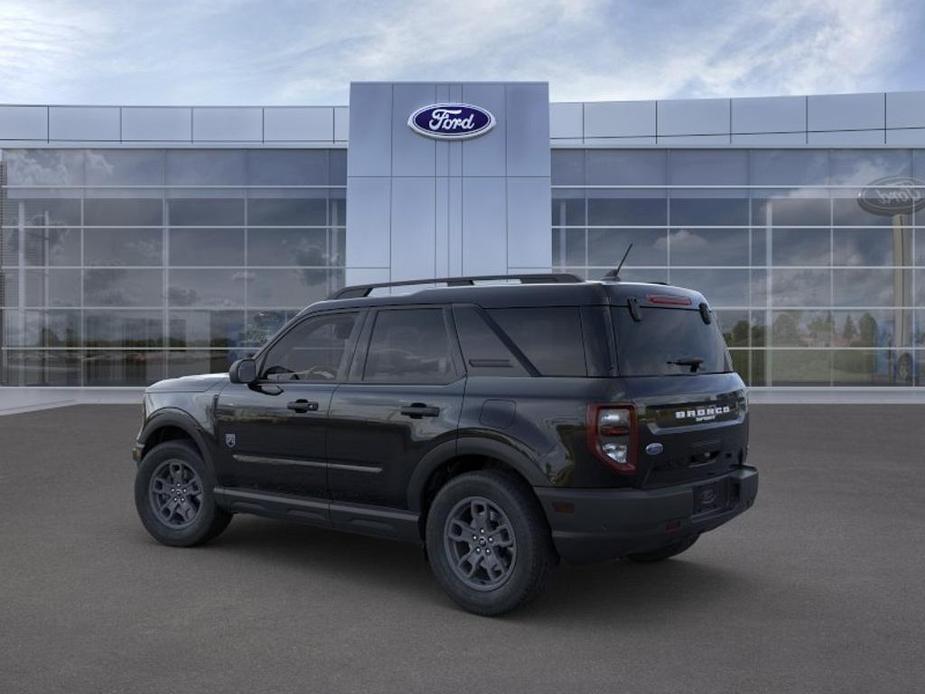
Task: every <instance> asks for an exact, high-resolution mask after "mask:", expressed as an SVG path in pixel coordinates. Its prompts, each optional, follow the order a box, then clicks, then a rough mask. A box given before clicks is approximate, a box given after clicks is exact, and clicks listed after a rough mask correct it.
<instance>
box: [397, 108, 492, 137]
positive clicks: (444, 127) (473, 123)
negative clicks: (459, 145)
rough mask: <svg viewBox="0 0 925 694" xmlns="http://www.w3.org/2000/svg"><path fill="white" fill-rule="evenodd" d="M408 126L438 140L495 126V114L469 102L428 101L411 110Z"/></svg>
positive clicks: (480, 132)
mask: <svg viewBox="0 0 925 694" xmlns="http://www.w3.org/2000/svg"><path fill="white" fill-rule="evenodd" d="M408 127H409V128H411V129H412V130H413V131H414V132H416V133H418V134H420V135H424V136H425V137H432V138H434V139H437V140H465V139H468V138H470V137H478V136H479V135H484V134H485V133H487V132H488V131H489V130H491V129H492V128H493V127H495V117H494V116H493V115H492V114H491V112H490V111H486V110H485V109H484V108H479V107H478V106H473V105H471V104H431V105H430V106H424V107H423V108H419V109H418V110H417V111H415V112H414V113H412V114H411V116H410V117H409V118H408Z"/></svg>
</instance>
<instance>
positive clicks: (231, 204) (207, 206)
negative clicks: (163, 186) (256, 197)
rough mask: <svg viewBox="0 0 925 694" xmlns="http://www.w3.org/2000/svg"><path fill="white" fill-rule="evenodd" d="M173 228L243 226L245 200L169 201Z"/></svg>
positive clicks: (190, 198)
mask: <svg viewBox="0 0 925 694" xmlns="http://www.w3.org/2000/svg"><path fill="white" fill-rule="evenodd" d="M167 214H168V217H169V219H170V224H171V225H172V226H203V227H217V226H222V227H225V226H243V224H244V200H243V198H234V197H197V198H194V197H185V198H172V199H170V200H168V201H167Z"/></svg>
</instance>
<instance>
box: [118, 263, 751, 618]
mask: <svg viewBox="0 0 925 694" xmlns="http://www.w3.org/2000/svg"><path fill="white" fill-rule="evenodd" d="M483 279H486V278H471V277H470V278H451V279H442V280H434V279H430V280H426V281H423V282H421V283H417V284H423V283H424V282H426V283H427V284H430V285H431V286H430V287H425V288H423V289H420V290H418V291H415V292H412V293H404V294H401V295H394V291H395V290H394V289H391V288H392V287H397V286H400V285H411V284H415V283H411V282H401V283H392V284H390V285H365V286H360V287H347V288H345V289H343V290H341V291H339V292H337V293H336V294H334V295H333V296H332V297H331V298H330V299H328V300H325V301H321V302H318V303H316V304H313V305H311V306H309V307H308V308H306V309H305V310H303V311H302V312H301V313H300V314H299V315H298V316H297V317H296V318H294V319H293V320H292V321H290V322H289V323H288V324H287V325H286V326H285V327H284V328H283V329H282V330H281V331H280V332H279V333H277V334H276V335H275V336H274V337H273V338H272V339H271V340H270V341H269V342H268V343H267V344H266V345H265V346H264V347H263V348H262V349H261V350H260V351H259V353H258V354H257V355H256V356H255V358H254V359H242V360H240V361H237V362H235V364H234V365H233V366H232V367H231V370H230V373H229V374H228V375H225V374H217V375H208V376H189V377H185V378H177V379H171V380H166V381H161V382H160V383H157V384H155V385H153V386H151V387H150V388H148V389H147V391H146V392H145V397H144V406H145V415H144V424H143V426H142V429H141V432H140V433H139V435H138V440H137V442H136V445H135V448H134V459H135V460H136V462H138V463H139V466H138V474H137V478H136V484H135V502H136V505H137V507H138V512H139V514H140V515H141V520H142V522H143V523H144V525H145V527H146V528H147V530H148V531H149V532H150V533H151V535H153V536H154V537H155V539H157V540H158V541H160V542H162V543H164V544H168V545H179V546H188V545H195V544H199V543H203V542H206V541H208V540H210V539H212V538H214V537H215V536H217V535H218V534H219V533H221V532H222V531H223V530H224V529H225V527H226V526H227V525H228V523H229V521H230V520H231V517H232V515H233V514H235V513H255V514H260V515H263V516H271V517H274V518H283V519H287V520H293V521H301V522H304V523H310V524H313V525H319V526H324V527H331V528H336V529H339V530H346V531H351V532H357V533H364V534H368V535H376V536H382V537H388V538H394V539H398V540H406V541H410V542H415V543H419V544H423V545H424V547H425V551H426V555H427V557H428V559H429V561H430V565H431V567H432V568H433V572H434V575H435V576H436V578H437V580H438V581H439V583H440V584H441V585H442V586H443V588H444V589H445V590H446V591H447V593H449V595H450V596H451V597H452V598H453V599H454V600H455V601H456V602H457V603H459V604H460V605H461V606H462V607H464V608H465V609H467V610H470V611H472V612H476V613H479V614H486V615H488V614H499V613H501V612H505V611H507V610H510V609H512V608H514V607H516V606H518V605H520V604H522V603H523V602H525V601H526V600H528V599H530V598H531V597H533V596H534V595H536V594H537V593H538V592H539V591H540V590H541V588H542V586H543V584H544V583H545V581H546V579H547V577H548V576H549V574H550V571H551V569H552V568H553V567H554V566H555V564H556V563H557V562H558V561H559V559H560V557H561V558H562V559H565V560H567V561H570V562H586V561H595V560H603V559H613V558H620V557H625V558H628V559H632V560H636V561H644V562H648V561H657V560H660V559H665V558H667V557H671V556H674V555H676V554H679V553H681V552H683V551H684V550H686V549H687V548H689V547H690V546H691V545H692V544H694V542H695V541H696V540H697V538H698V537H699V536H700V535H701V533H704V532H706V531H708V530H712V529H713V528H716V527H717V526H719V525H721V524H723V523H725V522H726V521H728V520H730V519H731V518H732V517H734V516H736V515H738V514H739V513H742V512H743V511H744V510H745V509H747V508H748V507H750V506H751V505H752V503H753V502H754V500H755V495H756V493H757V490H758V473H757V471H756V470H755V469H754V468H752V467H749V466H747V465H746V455H747V453H748V413H747V403H746V393H745V387H744V385H743V383H742V380H741V379H740V378H739V376H738V375H737V374H736V373H734V372H733V370H732V367H731V363H730V358H729V354H728V352H727V350H726V347H725V344H724V342H723V337H722V334H721V332H720V330H719V328H718V326H717V324H716V321H715V320H714V317H713V314H712V312H711V310H710V308H709V306H708V305H707V303H706V301H705V300H704V298H703V296H701V295H700V294H699V293H697V292H694V291H690V290H687V289H680V288H678V287H672V286H666V285H661V284H641V283H627V282H619V281H612V282H609V281H604V282H585V281H582V280H581V279H579V278H577V277H574V276H572V275H562V274H547V275H522V276H519V277H517V278H516V279H517V280H518V281H519V283H516V284H515V283H513V282H512V281H511V278H505V279H508V282H507V283H505V284H500V285H499V284H493V285H492V284H486V283H480V282H479V280H483ZM494 279H497V278H494ZM437 284H445V285H447V286H441V287H435V286H434V285H437ZM379 287H387V288H390V289H389V291H390V292H392V294H393V295H389V296H376V295H374V294H375V293H377V292H379Z"/></svg>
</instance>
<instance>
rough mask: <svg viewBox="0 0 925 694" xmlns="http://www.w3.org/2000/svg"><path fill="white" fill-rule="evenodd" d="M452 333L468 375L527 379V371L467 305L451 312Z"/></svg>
mask: <svg viewBox="0 0 925 694" xmlns="http://www.w3.org/2000/svg"><path fill="white" fill-rule="evenodd" d="M453 316H454V317H455V319H456V332H457V333H458V334H459V346H460V347H461V348H462V352H463V358H464V359H465V360H466V369H467V370H468V372H469V375H470V376H493V377H497V376H527V375H529V374H528V373H527V370H526V369H525V368H524V367H523V365H522V364H521V363H520V361H519V360H518V359H517V357H515V356H514V355H513V354H512V353H511V351H510V350H509V349H508V348H507V346H506V345H505V344H504V342H502V341H501V338H500V337H498V336H497V335H496V334H495V331H494V330H492V328H491V327H489V325H488V323H487V322H486V321H485V319H484V318H483V316H482V315H481V314H480V312H479V311H478V310H477V309H475V308H473V307H471V306H457V307H455V308H454V309H453Z"/></svg>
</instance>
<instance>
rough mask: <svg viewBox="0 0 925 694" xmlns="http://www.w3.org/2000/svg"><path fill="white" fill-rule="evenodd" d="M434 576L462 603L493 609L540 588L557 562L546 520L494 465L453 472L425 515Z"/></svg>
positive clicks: (485, 611) (484, 611)
mask: <svg viewBox="0 0 925 694" xmlns="http://www.w3.org/2000/svg"><path fill="white" fill-rule="evenodd" d="M426 544H427V555H428V557H429V559H430V565H431V569H432V571H433V573H434V576H435V577H436V579H437V582H438V583H439V584H440V586H441V587H442V588H443V589H444V590H445V591H446V592H447V594H449V596H450V597H451V598H452V599H453V600H454V601H455V602H456V603H457V604H458V605H459V606H460V607H462V608H463V609H465V610H467V611H469V612H472V613H475V614H479V615H485V616H490V615H499V614H503V613H504V612H509V611H510V610H513V609H514V608H516V607H519V606H520V605H523V604H525V603H527V602H529V601H530V600H531V599H533V598H534V597H536V596H537V595H538V594H539V593H540V592H542V590H543V588H544V587H545V585H546V583H547V581H548V579H549V576H550V574H551V572H552V568H553V566H554V565H555V550H554V549H553V547H552V539H551V536H550V532H549V527H548V526H547V524H546V519H545V517H544V516H543V512H542V510H541V509H540V507H539V504H538V503H537V502H536V500H535V499H534V498H533V497H532V496H531V495H530V492H529V490H528V489H527V488H525V485H524V484H523V483H522V482H520V481H519V480H517V479H515V478H513V477H512V476H510V475H508V474H505V473H503V472H500V471H496V470H485V471H480V472H472V473H467V474H464V475H460V476H459V477H455V478H453V479H451V480H450V481H449V482H447V484H446V485H444V486H443V488H442V489H440V491H439V492H438V494H437V496H436V498H435V499H434V502H433V504H432V505H431V507H430V511H429V512H428V514H427V531H426Z"/></svg>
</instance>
